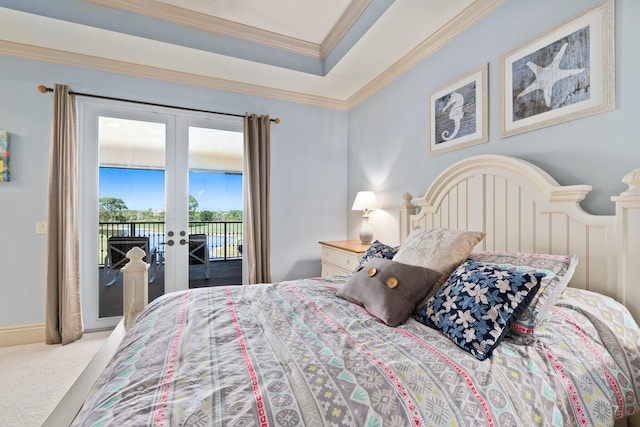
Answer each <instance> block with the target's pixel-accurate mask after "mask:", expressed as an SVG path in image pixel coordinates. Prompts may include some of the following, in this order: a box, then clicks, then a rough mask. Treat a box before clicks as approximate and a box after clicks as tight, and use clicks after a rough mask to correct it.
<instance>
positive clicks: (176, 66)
mask: <svg viewBox="0 0 640 427" xmlns="http://www.w3.org/2000/svg"><path fill="white" fill-rule="evenodd" d="M506 1H507V0H447V1H443V0H395V1H394V0H304V1H299V0H268V1H265V0H262V1H256V0H135V1H131V0H56V2H53V3H55V5H52V4H51V3H52V2H42V1H40V0H0V54H2V55H10V56H18V57H24V58H29V59H35V60H39V61H46V62H52V63H62V64H66V65H73V66H79V67H85V68H92V69H97V70H102V71H108V72H115V73H120V74H126V75H133V76H139V77H145V78H153V79H158V80H164V81H172V82H177V83H185V84H191V85H196V86H202V87H209V88H215V89H222V90H227V91H232V92H238V93H246V94H251V95H257V96H266V97H269V98H276V99H282V100H287V101H294V102H301V103H306V104H314V105H320V106H326V107H332V108H342V109H348V108H351V107H352V106H354V105H357V104H358V103H359V102H361V101H362V100H364V99H366V98H367V97H368V96H370V95H371V94H373V93H375V92H376V91H377V90H379V89H380V88H381V87H384V86H385V85H386V84H388V83H389V82H391V81H393V80H394V79H395V78H396V77H398V76H399V75H401V74H402V73H404V72H405V71H407V70H408V69H410V68H411V67H413V66H414V65H416V64H417V63H419V62H420V61H422V60H423V59H424V58H425V57H427V56H428V55H430V54H431V53H433V52H435V51H436V50H437V49H438V48H439V47H441V46H442V45H443V44H445V43H447V42H448V41H449V40H451V39H452V38H454V37H455V36H457V35H458V34H460V33H461V32H463V31H464V30H466V29H467V28H469V27H470V26H472V25H473V24H474V23H476V22H477V21H478V20H480V19H482V18H483V17H485V16H486V15H487V14H489V13H491V12H492V11H493V10H495V9H496V8H497V7H499V6H500V5H501V4H503V3H504V2H506ZM44 83H47V84H49V85H51V84H52V83H54V82H44Z"/></svg>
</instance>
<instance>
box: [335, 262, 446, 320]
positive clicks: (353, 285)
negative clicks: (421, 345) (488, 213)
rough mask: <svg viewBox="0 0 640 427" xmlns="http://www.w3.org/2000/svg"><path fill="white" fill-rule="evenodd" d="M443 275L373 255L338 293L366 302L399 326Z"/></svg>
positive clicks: (364, 304) (376, 313) (343, 296)
mask: <svg viewBox="0 0 640 427" xmlns="http://www.w3.org/2000/svg"><path fill="white" fill-rule="evenodd" d="M441 276H442V275H441V274H440V273H439V272H437V271H435V270H431V269H429V268H424V267H419V266H415V265H408V264H402V263H399V262H396V261H392V260H389V259H384V258H372V259H371V260H369V261H368V262H367V263H365V264H364V265H362V266H361V267H359V268H358V269H357V270H356V271H355V272H354V273H353V275H352V276H351V278H350V279H349V281H348V282H347V283H346V284H345V286H344V287H342V289H340V290H339V291H338V296H339V297H342V298H344V299H346V300H349V301H351V302H353V303H355V304H358V305H361V306H363V307H364V308H365V309H366V310H367V311H368V312H369V313H371V314H372V315H374V316H375V317H377V318H378V319H380V320H382V321H383V322H384V323H386V324H387V325H389V326H398V325H400V324H402V323H404V322H405V321H406V320H407V319H408V318H409V316H411V314H412V313H413V311H414V310H415V307H416V304H417V303H419V302H420V301H421V300H422V299H423V298H424V297H425V295H427V294H428V293H429V291H430V290H431V288H432V287H433V286H434V285H435V284H436V283H437V282H438V280H439V279H440V277H441Z"/></svg>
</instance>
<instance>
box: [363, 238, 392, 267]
mask: <svg viewBox="0 0 640 427" xmlns="http://www.w3.org/2000/svg"><path fill="white" fill-rule="evenodd" d="M397 252H398V247H397V246H396V247H393V246H389V245H385V244H384V243H382V242H380V241H379V240H375V241H374V242H373V243H372V244H371V246H369V249H367V252H365V254H364V255H363V256H362V258H361V259H360V262H359V263H358V266H357V267H356V270H357V269H358V268H359V267H361V266H363V265H364V264H366V263H367V261H369V260H370V259H371V258H385V259H393V257H394V256H395V254H396V253H397Z"/></svg>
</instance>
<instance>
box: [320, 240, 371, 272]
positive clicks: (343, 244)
mask: <svg viewBox="0 0 640 427" xmlns="http://www.w3.org/2000/svg"><path fill="white" fill-rule="evenodd" d="M320 245H321V247H322V275H323V276H335V275H344V274H346V275H349V274H351V273H353V270H355V268H356V266H357V265H358V262H360V259H361V258H362V256H363V255H364V254H365V252H366V251H367V249H368V248H369V245H363V244H361V243H360V241H358V240H340V241H331V242H320Z"/></svg>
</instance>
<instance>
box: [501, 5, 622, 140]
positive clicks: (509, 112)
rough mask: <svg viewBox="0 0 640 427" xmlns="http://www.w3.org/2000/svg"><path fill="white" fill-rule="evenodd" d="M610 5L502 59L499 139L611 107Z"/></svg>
mask: <svg viewBox="0 0 640 427" xmlns="http://www.w3.org/2000/svg"><path fill="white" fill-rule="evenodd" d="M614 6H615V0H604V1H602V2H600V3H599V4H598V5H597V6H595V7H593V8H591V9H589V10H587V11H586V12H583V13H582V14H580V15H579V16H577V17H574V18H572V19H571V20H569V21H567V22H564V23H563V24H561V25H560V26H558V27H556V28H554V29H552V30H550V31H548V32H547V33H545V34H543V35H541V36H540V37H538V38H536V39H534V40H532V41H530V42H527V43H526V44H524V45H523V46H520V47H518V48H517V49H515V50H513V51H511V52H509V53H507V54H506V55H504V56H503V57H502V60H501V92H502V96H501V99H502V111H501V116H502V117H501V129H500V136H501V137H503V138H504V137H508V136H512V135H517V134H521V133H524V132H529V131H532V130H536V129H540V128H543V127H547V126H552V125H556V124H559V123H564V122H567V121H570V120H575V119H578V118H582V117H586V116H589V115H592V114H597V113H600V112H603V111H608V110H612V109H613V108H614V107H615V55H614V48H613V44H614V13H615V11H614Z"/></svg>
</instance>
